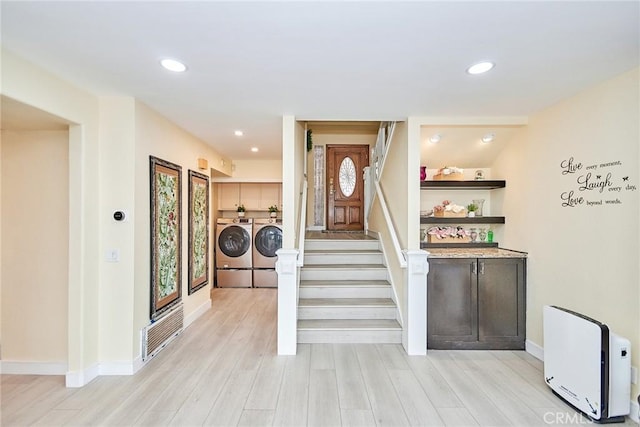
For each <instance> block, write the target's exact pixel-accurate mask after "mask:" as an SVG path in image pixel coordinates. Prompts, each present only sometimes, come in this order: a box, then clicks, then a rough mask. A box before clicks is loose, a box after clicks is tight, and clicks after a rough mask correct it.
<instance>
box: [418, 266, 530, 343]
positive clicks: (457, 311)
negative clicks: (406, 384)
mask: <svg viewBox="0 0 640 427" xmlns="http://www.w3.org/2000/svg"><path fill="white" fill-rule="evenodd" d="M525 268H526V260H525V259H524V258H430V259H429V275H428V278H427V348H432V349H477V350H480V349H482V350H487V349H496V350H507V349H509V350H523V349H524V340H525V331H526V330H525V309H526V299H525V288H526V287H525V277H526V274H525Z"/></svg>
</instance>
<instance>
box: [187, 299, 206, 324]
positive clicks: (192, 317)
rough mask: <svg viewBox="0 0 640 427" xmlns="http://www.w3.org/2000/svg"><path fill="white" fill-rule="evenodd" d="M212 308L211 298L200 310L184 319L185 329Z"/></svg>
mask: <svg viewBox="0 0 640 427" xmlns="http://www.w3.org/2000/svg"><path fill="white" fill-rule="evenodd" d="M210 308H211V298H209V299H208V300H206V301H205V302H203V303H202V304H200V306H199V307H198V308H196V309H195V310H194V311H193V312H191V313H189V315H188V316H185V318H184V327H185V328H186V327H187V326H189V325H190V324H192V323H193V322H195V321H196V319H197V318H198V317H200V316H202V315H203V314H204V313H206V312H207V311H208V310H209V309H210Z"/></svg>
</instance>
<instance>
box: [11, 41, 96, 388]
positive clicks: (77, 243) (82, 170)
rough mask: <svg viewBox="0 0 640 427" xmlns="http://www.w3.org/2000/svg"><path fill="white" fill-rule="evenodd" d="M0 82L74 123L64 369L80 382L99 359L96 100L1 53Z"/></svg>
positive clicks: (20, 96) (16, 97) (22, 99)
mask: <svg viewBox="0 0 640 427" xmlns="http://www.w3.org/2000/svg"><path fill="white" fill-rule="evenodd" d="M1 78H2V85H1V86H0V87H1V91H2V94H3V95H6V96H7V97H9V98H12V99H14V100H16V101H19V102H22V103H24V104H27V105H30V106H33V107H35V108H38V109H40V110H43V111H45V112H48V113H50V114H53V115H55V116H58V117H61V118H63V119H65V120H67V121H69V122H71V123H73V124H72V125H71V126H70V128H69V240H68V241H69V269H68V272H69V283H68V286H69V292H68V296H69V298H68V308H69V310H68V341H69V343H68V344H69V346H68V348H69V351H68V366H69V371H70V374H71V375H72V376H73V375H76V379H79V381H81V377H82V375H83V374H82V370H83V369H86V368H89V367H91V366H94V365H95V364H96V363H97V361H98V333H97V330H98V283H99V273H98V270H99V267H98V263H99V261H98V260H99V255H98V254H99V234H98V233H97V232H96V230H98V228H99V219H98V217H99V215H98V212H99V211H98V209H99V191H98V190H97V189H98V173H99V165H98V158H99V156H98V99H97V97H95V96H92V95H91V94H89V93H87V92H84V91H82V90H80V89H78V88H76V87H74V86H72V85H70V84H69V83H67V82H65V81H62V80H60V79H58V78H57V77H55V76H53V75H51V74H49V73H47V72H45V71H43V70H41V69H39V68H38V67H35V66H34V65H32V64H30V63H29V62H27V61H24V60H22V59H21V58H19V57H16V56H15V55H13V54H12V53H10V52H7V51H6V50H2V73H1ZM61 100H64V102H61ZM30 320H31V321H33V322H38V321H42V322H46V321H48V319H46V318H34V319H30Z"/></svg>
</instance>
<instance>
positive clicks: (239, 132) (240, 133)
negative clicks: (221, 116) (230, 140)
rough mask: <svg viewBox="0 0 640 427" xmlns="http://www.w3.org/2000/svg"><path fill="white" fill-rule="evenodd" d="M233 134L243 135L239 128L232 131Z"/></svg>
mask: <svg viewBox="0 0 640 427" xmlns="http://www.w3.org/2000/svg"><path fill="white" fill-rule="evenodd" d="M233 134H234V135H235V136H242V135H244V132H242V131H241V130H237V131H235V132H233Z"/></svg>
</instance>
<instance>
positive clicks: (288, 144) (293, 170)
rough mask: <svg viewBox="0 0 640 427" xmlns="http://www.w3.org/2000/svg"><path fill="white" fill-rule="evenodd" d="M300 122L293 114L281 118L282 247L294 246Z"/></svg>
mask: <svg viewBox="0 0 640 427" xmlns="http://www.w3.org/2000/svg"><path fill="white" fill-rule="evenodd" d="M304 141H305V128H304V125H303V124H302V123H300V122H297V121H296V120H295V117H294V116H283V118H282V153H283V156H282V247H283V248H284V249H292V248H297V247H298V234H299V233H300V232H302V233H304V230H300V204H301V192H302V185H303V183H304V150H305V147H304Z"/></svg>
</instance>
